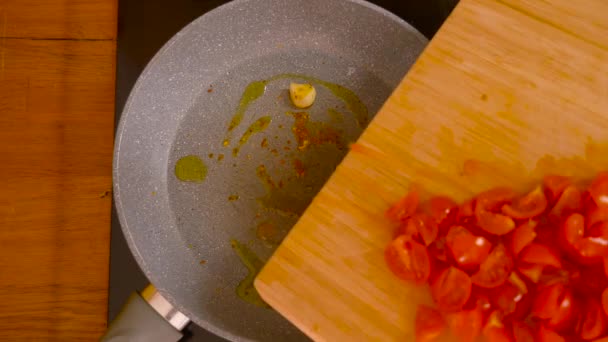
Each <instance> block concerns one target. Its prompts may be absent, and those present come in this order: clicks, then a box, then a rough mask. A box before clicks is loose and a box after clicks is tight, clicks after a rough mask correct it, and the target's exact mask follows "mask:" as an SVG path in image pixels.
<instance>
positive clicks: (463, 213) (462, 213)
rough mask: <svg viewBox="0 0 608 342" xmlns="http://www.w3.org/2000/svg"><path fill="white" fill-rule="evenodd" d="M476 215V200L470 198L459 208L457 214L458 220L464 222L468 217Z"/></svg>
mask: <svg viewBox="0 0 608 342" xmlns="http://www.w3.org/2000/svg"><path fill="white" fill-rule="evenodd" d="M473 216H475V200H474V199H470V200H468V201H466V202H464V203H462V205H460V207H459V208H458V213H457V214H456V221H457V222H461V223H462V222H464V221H465V220H466V219H468V218H471V217H473Z"/></svg>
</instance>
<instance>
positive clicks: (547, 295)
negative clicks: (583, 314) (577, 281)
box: [532, 283, 574, 329]
mask: <svg viewBox="0 0 608 342" xmlns="http://www.w3.org/2000/svg"><path fill="white" fill-rule="evenodd" d="M532 315H533V316H534V317H538V318H540V319H545V320H548V321H547V323H548V324H549V326H550V327H554V328H558V329H562V328H564V327H567V326H568V325H569V324H570V323H571V322H572V320H573V316H574V297H573V296H572V291H571V290H570V289H568V288H566V287H565V286H564V285H563V284H561V283H557V284H553V285H548V286H544V287H543V288H541V289H539V292H538V293H537V295H536V298H535V300H534V305H533V307H532Z"/></svg>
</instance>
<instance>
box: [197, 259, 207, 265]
mask: <svg viewBox="0 0 608 342" xmlns="http://www.w3.org/2000/svg"><path fill="white" fill-rule="evenodd" d="M198 263H199V264H201V265H204V264H206V263H207V260H201V261H199V262H198Z"/></svg>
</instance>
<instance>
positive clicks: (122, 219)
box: [112, 0, 428, 341]
mask: <svg viewBox="0 0 608 342" xmlns="http://www.w3.org/2000/svg"><path fill="white" fill-rule="evenodd" d="M250 1H258V0H233V1H230V2H228V3H225V4H223V5H220V6H218V7H216V8H214V9H212V10H210V11H208V12H206V13H204V14H203V15H201V16H199V17H198V18H196V19H194V20H193V21H191V22H189V23H188V24H187V25H185V26H184V27H182V28H181V29H180V30H179V31H178V32H177V33H176V34H175V35H173V36H172V37H171V38H170V39H169V40H168V41H167V42H166V43H165V44H164V45H163V46H162V47H161V48H160V49H159V50H158V51H157V52H156V53H155V54H154V56H153V57H152V58H151V59H150V61H149V62H148V63H147V64H146V66H145V68H144V69H143V71H142V72H141V74H140V75H139V77H138V78H137V81H136V83H135V84H134V86H133V88H132V89H131V91H130V93H129V96H128V98H127V101H126V103H125V106H124V108H123V110H122V114H121V117H120V120H119V123H118V125H117V128H116V136H115V143H114V152H113V165H112V178H113V197H114V206H115V208H116V212H117V216H118V220H119V223H120V227H121V231H122V233H123V235H124V237H125V240H126V242H127V244H128V246H129V250H130V251H131V253H132V254H133V256H134V258H135V260H136V262H137V264H138V265H139V267H140V269H141V270H142V272H143V273H144V274H145V276H146V277H147V279H148V281H150V283H152V284H154V285H156V284H155V280H156V279H157V277H156V276H155V273H154V272H150V270H149V267H148V266H147V263H146V259H145V258H144V257H143V256H142V254H141V253H140V250H139V248H138V246H137V244H136V242H135V238H134V237H133V235H132V229H130V227H129V222H127V218H126V216H125V208H124V204H123V202H122V199H121V196H120V190H121V186H120V173H119V169H120V155H121V154H120V152H121V146H122V139H123V136H125V135H126V134H125V133H126V132H127V127H126V123H127V121H128V120H127V118H128V117H129V113H130V112H131V106H132V104H133V102H134V98H136V97H137V96H138V94H139V89H140V88H141V87H142V85H143V84H145V82H146V80H147V79H148V77H149V76H150V75H151V69H152V68H153V66H155V65H156V64H157V61H158V60H159V59H160V58H162V57H163V56H164V55H165V54H166V53H167V52H168V51H169V50H170V49H171V48H172V46H173V45H174V44H175V43H176V42H178V41H179V40H180V39H181V37H182V36H184V35H186V34H188V33H190V31H192V30H193V28H194V27H195V26H196V25H195V23H197V22H199V21H202V20H205V19H207V18H211V17H212V16H215V15H218V13H221V12H224V11H226V10H229V9H230V8H232V7H238V6H242V5H244V4H246V3H248V2H250ZM269 1H272V0H269ZM342 1H343V2H346V3H352V4H355V5H360V6H362V7H365V8H368V9H369V10H371V11H373V12H376V13H378V14H380V15H382V16H384V17H386V18H387V19H389V20H390V21H392V22H394V23H396V24H398V25H399V26H401V27H402V28H404V29H405V30H406V31H408V32H409V33H410V34H412V35H413V36H414V37H415V38H417V39H418V40H419V41H420V42H421V43H423V44H426V43H428V39H427V38H426V37H425V36H424V35H423V34H422V33H420V32H419V31H418V30H417V29H416V28H414V27H413V26H412V25H411V24H409V23H408V22H406V21H405V20H403V19H401V18H400V17H398V16H397V15H395V14H394V13H392V12H390V11H388V10H386V9H384V8H382V7H380V6H378V5H375V4H372V3H370V2H367V1H365V0H342ZM157 291H158V292H159V293H160V294H161V295H162V296H163V297H165V298H166V299H167V300H168V301H169V302H170V303H171V304H172V305H173V306H174V307H175V308H176V309H177V310H179V311H180V312H182V313H183V314H185V315H186V316H187V317H188V318H190V319H191V320H192V321H193V322H194V323H195V324H197V325H199V326H200V327H202V328H204V329H206V330H208V331H210V332H211V333H213V334H215V335H218V336H220V337H222V338H224V339H227V340H229V341H254V340H252V339H249V338H244V337H241V336H237V335H235V334H233V333H232V332H231V331H228V330H224V329H221V328H218V327H217V326H215V325H214V324H212V323H211V322H210V321H208V320H203V319H201V318H200V317H198V316H197V315H194V314H193V313H192V312H191V311H190V310H189V309H188V308H187V306H186V305H183V304H182V303H180V302H179V301H178V300H176V299H175V298H174V297H173V296H172V295H171V293H170V292H169V291H167V290H165V289H164V288H162V287H157Z"/></svg>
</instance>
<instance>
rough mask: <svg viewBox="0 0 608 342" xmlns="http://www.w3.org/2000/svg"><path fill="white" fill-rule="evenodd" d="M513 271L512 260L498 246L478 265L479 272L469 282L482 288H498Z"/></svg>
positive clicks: (501, 245) (501, 247)
mask: <svg viewBox="0 0 608 342" xmlns="http://www.w3.org/2000/svg"><path fill="white" fill-rule="evenodd" d="M512 269H513V259H511V256H510V255H509V254H508V252H507V249H506V248H505V246H504V245H503V244H498V245H496V247H494V249H492V252H490V254H489V255H488V257H487V258H486V259H485V260H484V261H483V262H482V263H481V265H479V270H478V271H477V272H476V273H475V274H473V276H472V277H471V280H472V281H473V283H474V284H475V285H477V286H480V287H483V288H495V287H498V286H500V285H502V284H504V282H505V281H506V280H507V278H508V277H509V274H510V273H511V270H512Z"/></svg>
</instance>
